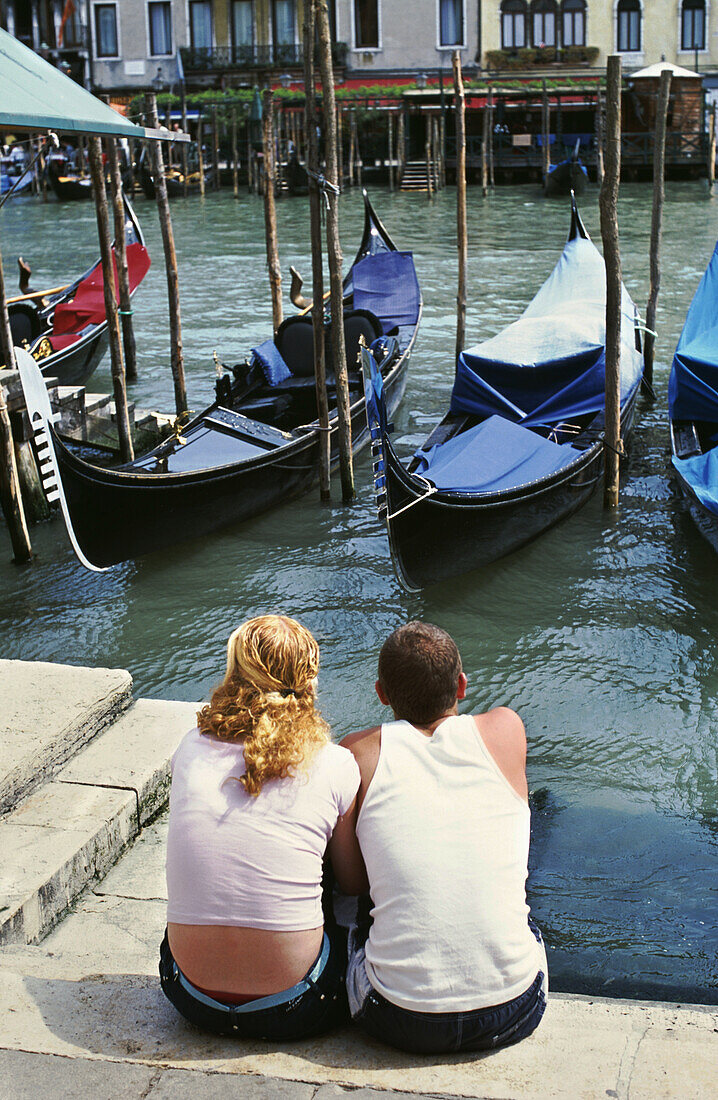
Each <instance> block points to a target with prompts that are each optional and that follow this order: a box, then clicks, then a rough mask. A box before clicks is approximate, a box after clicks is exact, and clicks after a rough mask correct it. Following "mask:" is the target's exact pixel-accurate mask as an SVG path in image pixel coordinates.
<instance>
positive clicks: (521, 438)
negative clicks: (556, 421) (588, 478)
mask: <svg viewBox="0 0 718 1100" xmlns="http://www.w3.org/2000/svg"><path fill="white" fill-rule="evenodd" d="M578 456H579V452H578V451H577V450H575V448H574V447H572V446H571V445H570V444H569V443H552V442H551V440H549V439H545V438H544V437H543V436H540V435H537V434H536V432H532V431H531V430H530V429H529V428H524V427H522V425H521V424H513V423H512V422H511V421H509V420H504V418H503V417H502V416H490V417H488V419H487V420H483V421H482V422H481V423H480V424H477V425H475V426H474V427H473V428H469V429H468V431H465V432H461V434H460V435H455V436H452V437H451V438H450V439H447V440H446V442H445V443H437V444H436V445H435V446H434V447H432V448H431V449H430V450H429V451H417V452H416V455H415V457H416V458H418V459H419V465H418V466H417V467H416V468H415V471H414V472H415V473H417V474H421V476H422V477H425V478H427V479H428V480H429V481H432V482H433V483H434V485H435V486H436V488H437V489H440V490H443V491H445V492H452V491H453V492H466V493H498V492H501V491H502V490H506V489H514V488H517V487H518V486H525V485H530V484H531V483H532V482H534V481H539V480H541V479H543V478H546V477H550V476H551V475H552V474H555V473H558V471H559V470H561V469H563V468H564V467H565V466H568V465H570V464H571V463H572V462H574V461H575V459H576V458H578Z"/></svg>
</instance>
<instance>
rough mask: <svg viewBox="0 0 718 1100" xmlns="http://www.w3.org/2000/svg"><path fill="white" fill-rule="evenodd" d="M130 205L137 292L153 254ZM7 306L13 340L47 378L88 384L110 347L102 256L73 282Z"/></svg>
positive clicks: (128, 233) (129, 241)
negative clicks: (36, 363) (34, 361)
mask: <svg viewBox="0 0 718 1100" xmlns="http://www.w3.org/2000/svg"><path fill="white" fill-rule="evenodd" d="M124 203H125V243H126V246H127V267H128V272H129V277H130V293H131V294H134V292H135V291H136V290H137V287H138V286H139V285H140V283H141V282H142V280H143V279H144V277H145V275H146V274H147V272H148V271H149V267H150V257H149V254H148V252H147V249H146V248H145V241H144V237H143V235H142V230H141V229H140V225H139V222H138V221H137V216H136V215H135V212H134V210H133V209H132V206H131V205H130V203H129V201H128V200H127V198H125V199H124ZM113 249H114V246H113ZM21 270H22V267H21ZM7 308H8V314H9V316H10V329H11V332H12V336H13V342H14V343H15V344H16V345H17V346H19V347H24V348H25V349H26V350H27V351H28V352H29V353H30V355H32V357H33V358H34V359H35V360H37V362H38V365H39V368H40V370H41V371H42V373H43V374H44V375H45V377H46V378H56V379H57V380H58V381H59V382H60V384H61V385H65V386H67V385H81V384H82V383H84V382H86V381H87V379H88V378H89V377H90V375H91V374H92V372H93V371H94V369H95V367H96V366H97V365H98V363H99V362H100V360H101V359H102V356H103V355H104V353H105V351H106V350H107V344H108V333H107V317H106V315H105V298H104V283H103V278H102V262H101V260H97V261H96V262H95V263H94V264H93V265H92V267H90V268H89V269H88V270H87V271H86V272H85V273H84V274H83V275H81V276H80V277H79V279H75V280H74V282H72V283H70V284H69V285H68V286H64V287H54V288H52V289H50V290H49V291H28V292H27V293H23V294H21V295H19V296H18V297H17V298H9V299H8V302H7Z"/></svg>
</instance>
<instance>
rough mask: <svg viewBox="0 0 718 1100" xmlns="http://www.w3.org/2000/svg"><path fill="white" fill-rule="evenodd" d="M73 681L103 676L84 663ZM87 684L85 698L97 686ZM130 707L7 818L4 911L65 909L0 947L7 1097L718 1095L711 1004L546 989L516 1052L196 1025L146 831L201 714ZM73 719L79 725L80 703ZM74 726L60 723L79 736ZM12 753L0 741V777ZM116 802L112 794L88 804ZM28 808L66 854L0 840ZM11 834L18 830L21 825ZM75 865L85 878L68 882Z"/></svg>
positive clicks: (0, 703) (323, 1099) (55, 700)
mask: <svg viewBox="0 0 718 1100" xmlns="http://www.w3.org/2000/svg"><path fill="white" fill-rule="evenodd" d="M13 664H19V662H14V663H13ZM55 668H56V669H57V666H55ZM33 669H34V670H35V671H36V676H37V680H36V694H35V695H33V694H32V692H28V695H27V698H28V701H30V700H31V699H33V698H37V699H38V700H40V702H42V703H43V705H45V707H46V714H47V717H48V721H49V718H50V716H51V715H52V713H53V710H57V711H58V713H59V712H60V710H61V708H60V707H59V698H60V697H62V692H61V690H60V689H59V688H58V689H57V690H54V691H52V692H46V693H45V696H44V700H43V693H42V690H41V686H42V684H43V683H44V684H47V683H48V680H47V677H48V666H39V667H38V666H32V665H28V666H26V667H25V668H24V669H22V670H13V671H14V672H15V673H17V672H19V671H22V673H23V675H24V676H25V677H26V682H27V683H31V682H32V676H33ZM0 671H3V669H2V667H1V666H0ZM79 671H82V672H87V673H90V672H91V671H93V670H74V672H75V673H77V672H79ZM94 671H96V672H97V673H98V679H97V681H96V686H97V689H98V691H102V692H105V694H107V686H108V683H115V684H118V683H119V684H120V685H121V684H122V683H126V681H122V680H117V679H116V677H117V675H118V674H119V673H118V670H114V671H113V672H112V675H111V676H110V678H109V680H108V670H94ZM58 675H59V670H58ZM69 675H70V673H69V671H68V676H69ZM125 675H127V674H125ZM113 677H115V679H113ZM8 679H9V677H8V676H5V677H0V684H1V685H3V686H2V687H0V714H2V715H3V716H4V717H3V722H4V724H5V727H6V728H9V727H11V726H12V727H14V732H15V733H16V734H18V735H20V734H22V730H23V729H28V730H37V729H38V728H40V727H41V725H42V723H41V722H40V721H39V720H38V715H37V714H35V718H34V722H33V721H31V718H32V716H31V715H30V714H28V715H27V716H24V715H23V712H22V709H21V708H19V707H17V708H16V709H15V711H14V712H13V714H14V717H13V718H12V721H10V722H8V721H7V715H8V714H9V713H10V712H9V711H8V710H7V709H6V707H5V693H6V691H7V681H8ZM82 682H83V684H84V689H85V690H86V691H87V689H88V686H89V684H90V683H91V682H92V677H91V676H90V677H89V678H88V679H86V680H83V681H82ZM87 697H88V698H89V699H92V698H93V696H92V693H91V692H90V693H89V695H88V696H87ZM127 704H128V705H127V706H125V707H124V709H122V710H121V711H120V712H119V715H118V716H117V717H116V718H115V719H114V720H111V721H110V722H109V724H108V725H104V726H101V729H100V731H99V733H98V734H96V735H95V736H94V737H92V738H91V739H89V741H88V740H85V741H84V742H83V747H81V748H80V750H79V751H78V752H77V753H76V754H75V755H74V757H73V758H72V759H71V760H70V761H67V758H65V762H64V763H62V764H60V765H57V767H56V769H55V770H54V771H53V773H52V776H51V778H48V779H45V780H44V782H43V783H42V785H40V786H38V787H36V788H35V790H34V791H33V793H32V794H31V795H30V796H29V797H27V798H25V799H19V800H18V801H17V802H16V803H15V805H14V807H13V808H12V809H11V811H10V813H9V814H8V815H6V817H5V818H4V819H3V820H2V821H0V838H1V839H2V840H3V845H2V851H3V857H2V884H3V886H2V889H3V897H2V900H0V906H3V907H4V909H3V910H2V912H0V917H3V916H4V915H5V913H6V911H7V910H8V906H9V905H10V907H12V904H14V902H13V898H17V896H19V894H21V893H22V892H23V891H24V892H25V894H26V895H27V897H32V896H34V897H36V898H39V899H41V900H40V901H38V902H37V911H38V912H39V913H41V912H42V899H43V898H44V896H45V895H46V894H47V893H48V892H49V885H48V884H49V883H51V882H56V883H57V882H62V883H64V884H65V885H66V887H67V888H66V889H65V893H64V894H61V897H62V898H63V899H64V904H65V908H67V906H69V907H70V909H69V912H68V913H66V915H64V917H63V910H62V909H61V908H59V907H56V910H55V911H53V913H52V914H51V916H50V918H49V919H48V921H47V925H46V928H47V929H51V930H50V931H49V934H47V935H45V936H44V938H42V939H41V937H42V936H43V935H44V932H45V930H46V929H45V928H44V927H43V928H35V929H34V931H33V935H32V936H28V935H26V934H25V933H24V932H23V929H22V928H20V929H19V930H18V929H17V928H16V930H15V934H14V936H8V937H7V938H6V941H5V946H3V947H1V948H0V1100H26V1098H27V1100H36V1098H37V1100H39V1098H41V1097H44V1096H45V1095H47V1094H51V1095H52V1096H53V1098H54V1100H65V1098H67V1100H69V1098H71V1097H72V1098H73V1100H74V1098H75V1097H78V1096H85V1095H86V1096H92V1097H93V1100H105V1098H106V1100H110V1098H113V1100H115V1098H117V1100H124V1098H127V1100H130V1098H131V1100H135V1098H136V1100H141V1098H145V1097H151V1098H152V1100H168V1098H172V1100H174V1098H178V1100H182V1098H183V1097H185V1096H187V1097H190V1096H192V1097H198V1098H199V1100H203V1098H204V1097H207V1100H210V1098H212V1100H214V1098H219V1100H222V1098H224V1097H225V1096H226V1097H227V1098H229V1097H230V1096H231V1097H236V1098H238V1100H244V1098H245V1097H246V1098H250V1097H251V1098H255V1097H259V1098H262V1097H264V1098H266V1100H338V1098H340V1097H343V1096H351V1097H352V1100H381V1097H382V1096H391V1097H404V1098H405V1100H406V1098H408V1097H409V1096H411V1097H416V1096H425V1097H434V1098H438V1097H482V1098H487V1100H489V1098H490V1100H523V1098H526V1100H544V1098H547V1097H557V1098H566V1100H569V1098H570V1100H575V1098H586V1100H593V1098H596V1100H598V1098H605V1097H614V1098H617V1100H663V1098H665V1100H672V1098H676V1100H677V1098H679V1097H680V1098H681V1100H693V1098H695V1100H698V1098H700V1100H703V1098H712V1097H718V1009H716V1008H713V1007H702V1006H685V1005H672V1004H658V1003H648V1002H632V1001H618V1000H608V999H603V998H590V997H580V996H570V995H564V994H557V993H553V994H552V995H551V998H550V1003H549V1008H548V1011H547V1013H546V1016H545V1018H544V1020H543V1022H542V1024H541V1026H540V1027H539V1028H538V1030H537V1032H536V1033H535V1034H534V1035H533V1036H531V1037H530V1038H529V1039H527V1040H524V1041H523V1042H522V1043H519V1044H517V1046H515V1047H509V1048H507V1049H506V1050H502V1051H497V1052H495V1053H492V1054H481V1055H476V1054H472V1055H452V1056H446V1057H441V1058H437V1057H434V1056H431V1057H425V1058H420V1057H417V1056H410V1055H405V1054H401V1053H399V1052H397V1051H393V1050H391V1049H390V1048H388V1047H384V1046H382V1045H381V1044H380V1043H378V1042H375V1041H373V1040H371V1039H369V1038H367V1037H365V1036H364V1035H363V1034H362V1033H361V1032H360V1031H359V1030H358V1029H355V1028H352V1027H347V1028H344V1029H342V1030H340V1031H337V1032H335V1033H334V1034H332V1035H329V1036H326V1037H324V1038H322V1039H319V1040H311V1041H306V1042H301V1043H294V1044H292V1045H291V1046H287V1047H278V1046H276V1045H272V1044H268V1043H259V1042H256V1043H254V1042H246V1041H236V1040H232V1039H220V1038H217V1037H213V1036H211V1035H204V1034H202V1033H200V1032H199V1031H197V1030H195V1029H194V1028H192V1027H191V1026H190V1025H189V1024H187V1023H186V1022H185V1021H184V1020H182V1018H181V1017H179V1016H178V1015H177V1013H176V1012H175V1010H174V1009H173V1008H172V1006H171V1005H170V1004H169V1003H168V1002H167V1001H166V1000H165V998H164V996H163V995H162V992H161V990H160V987H159V982H158V978H157V951H158V945H159V941H160V939H161V936H162V931H163V928H164V923H165V905H166V892H165V880H164V852H165V837H166V828H167V824H166V816H164V815H161V816H159V817H155V819H154V820H152V818H153V815H155V814H156V812H157V809H158V808H159V807H160V806H161V805H162V803H163V802H164V800H165V799H166V795H167V783H168V779H167V776H168V761H169V757H170V755H171V752H172V751H173V749H174V746H175V745H176V743H177V742H178V741H179V739H180V738H181V737H182V735H183V733H184V732H185V730H186V729H187V728H188V726H189V725H190V724H191V722H192V719H193V714H194V710H195V707H194V706H193V705H192V704H185V703H162V702H159V701H156V700H155V701H149V700H144V701H143V700H138V701H137V702H135V703H132V700H131V698H127ZM91 705H93V704H91ZM94 705H96V701H95V704H94ZM31 709H32V708H31ZM65 714H66V712H65ZM75 715H76V720H77V721H78V722H80V721H82V720H83V710H82V707H81V706H79V705H78V706H77V708H76V712H75ZM63 720H64V719H63ZM50 725H51V723H50ZM69 725H71V722H65V726H64V727H63V729H67V733H68V737H71V736H72V735H71V732H70V730H69V728H68V727H69ZM11 732H13V731H12V730H11ZM4 742H5V737H4V733H0V749H2V750H3V751H1V752H0V763H1V764H2V766H1V767H0V774H2V773H3V772H4V771H5V759H6V756H5V752H4ZM60 755H62V754H60ZM58 788H62V790H59V791H58ZM68 793H69V795H70V796H71V797H70V798H69V799H67V795H68ZM108 794H109V795H111V797H112V799H116V800H118V801H116V802H111V803H109V804H104V803H102V802H98V801H95V800H96V799H99V798H101V797H104V796H107V795H108ZM124 798H127V799H128V801H127V803H124V802H122V801H121V800H122V799H124ZM88 800H89V801H88ZM43 811H44V815H43ZM23 812H24V813H25V815H26V821H27V822H28V823H27V824H26V825H25V828H26V829H27V830H36V831H37V832H38V834H42V835H44V831H45V830H47V829H49V828H52V829H54V831H56V832H60V833H65V834H67V835H65V836H64V839H63V841H62V843H60V844H58V845H57V847H56V848H54V847H52V846H51V845H50V844H49V843H48V841H47V840H46V841H45V842H44V843H46V844H47V845H48V847H47V849H46V851H47V852H50V851H52V853H54V854H53V855H52V856H51V855H50V854H48V855H47V856H46V859H45V861H44V862H39V861H37V857H36V850H35V849H33V848H32V847H27V848H26V849H24V855H23V856H22V858H20V856H18V857H17V858H16V856H15V855H14V849H13V843H14V840H15V838H14V836H13V835H12V834H6V835H5V836H3V835H2V829H3V827H4V826H6V825H7V824H8V823H9V822H10V823H11V824H12V822H13V818H15V815H17V814H21V813H23ZM103 814H104V815H105V817H104V819H103ZM115 823H117V824H115ZM13 827H14V828H15V829H18V828H20V827H21V826H20V825H19V824H18V822H17V819H15V824H14V826H13ZM103 829H104V830H105V831H104V833H103ZM113 830H114V832H113ZM111 835H112V836H114V837H115V840H114V841H113V842H112V843H110V844H108V845H107V846H103V843H102V842H100V841H99V840H97V841H95V840H93V839H92V838H98V837H102V836H105V837H109V836H111ZM88 838H89V839H88ZM92 843H95V845H96V850H99V852H100V855H99V856H98V857H97V858H96V859H95V861H94V862H93V859H92V858H90V856H87V855H83V856H82V857H77V858H75V859H74V862H73V845H75V848H74V852H75V855H76V856H77V852H81V851H82V852H85V851H86V849H85V848H83V847H82V845H83V844H84V845H90V848H91V847H92ZM88 850H89V849H88ZM68 864H69V865H70V866H71V868H73V869H77V868H79V869H80V870H81V873H78V874H77V875H70V874H69V873H64V872H61V870H60V869H61V868H63V867H67V866H68ZM63 874H64V877H63ZM16 882H18V883H22V888H21V889H20V888H19V887H17V886H14V883H16ZM32 890H34V891H35V893H34V894H32V893H31V891H32ZM28 905H29V902H28ZM53 924H54V927H52V925H53ZM10 939H14V941H15V942H8V941H9V940H10ZM28 939H30V940H31V941H32V942H28ZM40 939H41V942H35V941H36V940H40Z"/></svg>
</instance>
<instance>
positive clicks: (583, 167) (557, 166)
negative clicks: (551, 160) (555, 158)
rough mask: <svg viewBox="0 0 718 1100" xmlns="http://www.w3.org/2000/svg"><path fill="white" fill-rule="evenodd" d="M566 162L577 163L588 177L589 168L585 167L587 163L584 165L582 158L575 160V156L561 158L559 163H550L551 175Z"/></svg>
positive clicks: (549, 171)
mask: <svg viewBox="0 0 718 1100" xmlns="http://www.w3.org/2000/svg"><path fill="white" fill-rule="evenodd" d="M564 164H577V165H578V167H579V168H580V169H581V171H582V172H583V174H584V176H585V177H586V179H588V169H587V168H586V167H585V165H583V164H582V163H581V161H580V160H575V159H574V158H573V157H568V158H567V159H566V160H560V161H559V162H558V164H549V167H548V173H549V175H551V173H552V172H555V171H556V169H557V168H561V167H563V165H564Z"/></svg>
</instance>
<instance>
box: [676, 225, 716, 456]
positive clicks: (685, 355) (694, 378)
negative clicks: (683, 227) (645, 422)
mask: <svg viewBox="0 0 718 1100" xmlns="http://www.w3.org/2000/svg"><path fill="white" fill-rule="evenodd" d="M668 408H669V410H670V415H671V420H708V421H718V244H717V245H716V247H715V249H714V252H713V256H712V257H711V261H710V263H709V264H708V267H707V268H706V272H705V274H704V276H703V278H702V279H701V281H700V285H699V287H698V290H697V291H696V293H695V297H694V298H693V301H692V302H691V305H690V309H689V310H688V315H687V317H686V322H685V324H684V326H683V331H682V332H681V335H680V337H679V340H678V347H677V348H676V353H675V355H674V357H673V365H672V367H671V377H670V380H669V382H668ZM685 461H692V460H685Z"/></svg>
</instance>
